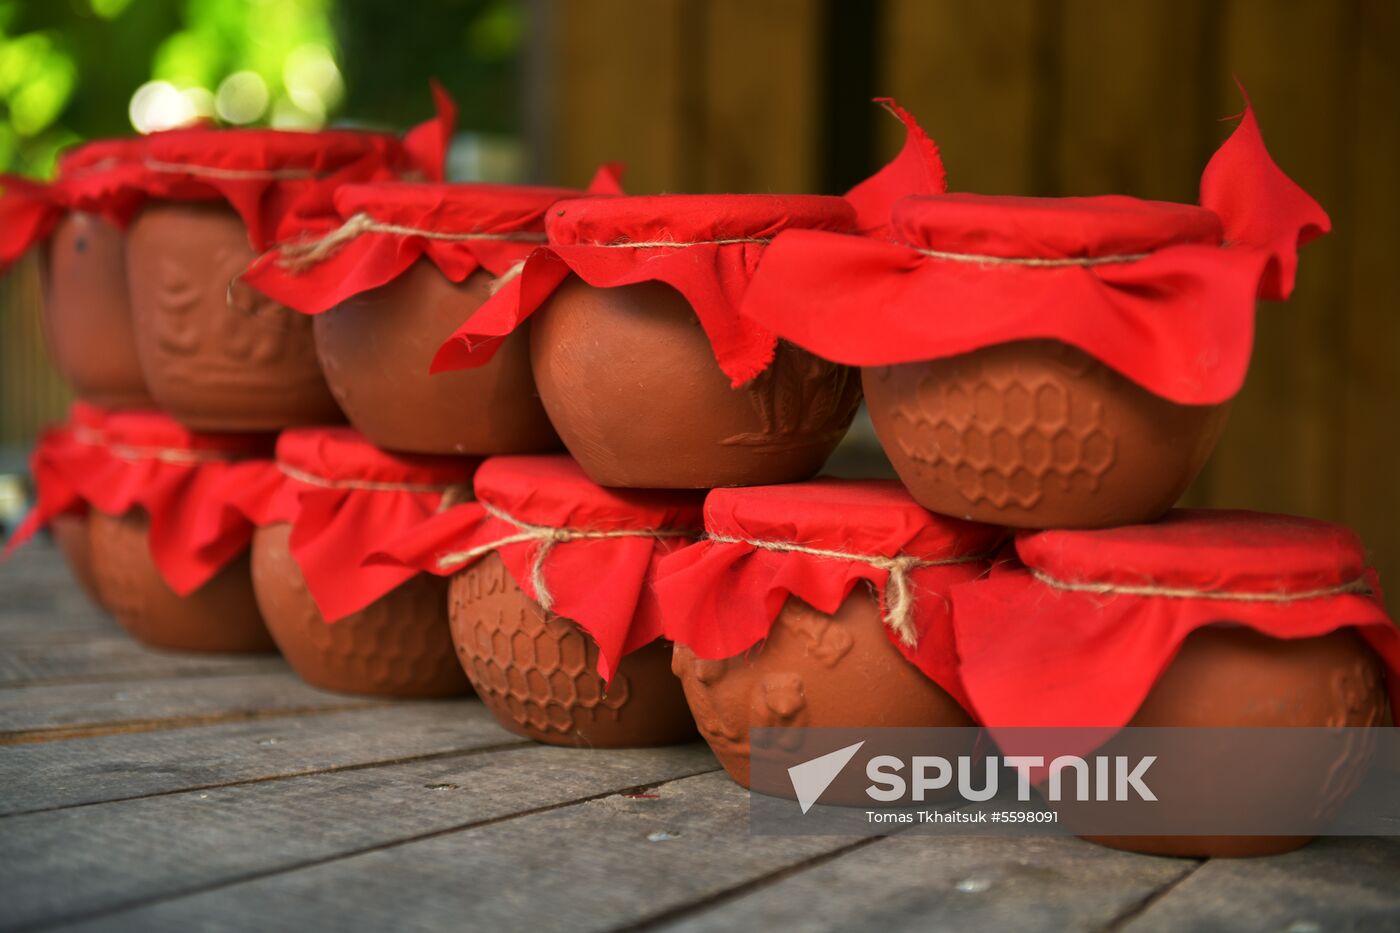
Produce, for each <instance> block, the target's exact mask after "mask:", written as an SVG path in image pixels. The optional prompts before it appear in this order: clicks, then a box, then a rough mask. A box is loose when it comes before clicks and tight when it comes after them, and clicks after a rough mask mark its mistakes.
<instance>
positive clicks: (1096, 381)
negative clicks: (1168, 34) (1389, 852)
mask: <svg viewBox="0 0 1400 933" xmlns="http://www.w3.org/2000/svg"><path fill="white" fill-rule="evenodd" d="M900 113H901V116H902V117H903V118H904V119H905V120H906V123H907V124H909V127H910V138H909V144H908V145H907V146H906V150H905V152H904V153H903V154H902V155H901V157H900V159H899V160H896V163H894V164H892V166H891V167H888V168H887V169H886V170H885V172H884V176H885V177H884V179H883V181H884V182H890V181H891V180H892V179H893V180H896V181H897V178H898V176H899V175H900V173H904V174H905V175H908V174H909V173H910V170H911V167H914V166H917V165H918V164H919V163H920V161H921V157H920V153H921V152H922V160H923V161H924V162H925V163H926V164H925V172H924V176H925V177H937V178H940V179H941V177H942V176H941V166H939V167H935V166H933V165H932V164H931V163H932V162H935V161H936V152H935V151H933V150H931V149H928V148H923V149H921V148H920V146H919V145H918V143H919V142H920V140H921V139H922V134H921V132H920V131H919V130H918V128H917V126H915V125H914V124H913V123H912V120H911V119H910V118H908V117H907V115H904V114H902V112H900ZM896 186H897V185H896ZM888 190H889V185H888V184H882V185H876V186H874V187H873V188H871V189H867V190H865V191H862V192H856V193H853V195H855V196H857V200H863V201H864V203H863V205H861V204H858V207H862V206H863V207H864V208H865V210H863V211H862V217H863V218H865V222H864V223H863V225H862V226H863V229H865V231H866V233H867V235H866V236H865V237H862V238H857V237H850V236H839V235H836V234H832V233H829V232H813V231H790V232H786V233H783V234H781V235H779V236H778V238H777V239H776V240H775V242H774V243H773V244H772V245H771V246H770V247H769V250H768V253H767V255H766V256H765V261H764V265H763V266H762V268H761V269H760V270H759V274H758V276H757V277H756V279H755V281H754V283H753V285H752V287H751V288H750V290H749V292H748V294H747V298H746V302H745V306H744V310H745V312H746V313H747V314H749V315H751V316H752V317H753V318H754V319H755V320H757V321H758V322H759V323H760V324H762V325H764V326H765V327H768V328H769V329H771V330H772V331H773V332H775V333H777V334H778V335H779V336H780V337H782V338H784V339H788V340H791V341H792V342H794V343H796V344H797V345H799V346H802V347H805V348H807V349H809V350H811V351H813V352H815V353H817V354H818V355H820V356H823V357H825V358H828V359H832V360H835V361H838V362H842V363H846V364H850V365H856V366H860V367H861V368H862V382H863V386H864V392H865V397H866V400H867V402H868V405H869V408H870V413H871V418H872V421H873V422H874V425H875V429H876V432H877V434H878V436H879V439H880V441H881V444H882V446H883V447H884V449H885V452H886V453H887V455H888V457H889V459H890V461H891V463H892V464H893V466H894V467H895V470H896V472H897V473H898V475H899V477H900V479H901V481H902V482H903V484H904V485H905V486H906V487H907V489H908V490H909V493H910V494H911V495H912V496H913V497H914V498H915V499H916V500H917V501H918V502H919V503H920V504H922V505H923V506H925V507H927V508H929V509H931V510H933V511H935V512H939V513H943V514H946V515H954V516H959V517H963V518H972V519H978V520H982V521H987V522H991V523H995V524H998V525H1005V526H1011V527H1016V528H1023V529H1028V531H1026V532H1024V533H1023V534H1021V535H1020V536H1018V538H1017V542H1016V552H1017V554H1018V555H1019V558H1020V560H1023V561H1024V562H1025V565H1024V567H1022V568H1021V569H1014V568H1016V567H1018V566H1020V565H1018V564H1015V563H1014V562H1013V563H1012V564H1011V565H1008V566H1009V567H1010V568H1012V569H1004V570H1001V571H998V572H994V573H992V574H991V575H990V576H989V577H988V578H987V579H984V580H978V581H974V582H969V583H965V584H961V585H958V586H955V587H953V590H952V593H953V599H952V602H953V613H954V620H955V623H956V625H955V629H956V644H957V652H958V655H959V658H960V673H961V676H962V683H963V686H964V687H965V689H966V691H967V693H966V699H967V701H968V702H969V703H970V705H969V706H968V707H967V709H968V710H969V712H971V713H972V714H973V716H974V717H975V718H976V719H977V720H978V721H979V722H980V723H983V724H985V725H988V726H992V727H995V728H996V729H1001V730H1003V734H1008V733H1006V730H1010V729H1014V728H1016V727H1023V726H1057V727H1079V728H1088V727H1107V728H1108V729H1109V730H1110V731H1113V730H1117V729H1119V728H1121V727H1124V726H1130V725H1131V726H1153V727H1160V726H1239V727H1249V726H1362V727H1364V726H1373V725H1376V724H1378V723H1380V722H1381V721H1382V720H1383V718H1384V716H1385V713H1384V711H1385V702H1384V700H1385V691H1384V688H1383V680H1384V676H1383V673H1382V672H1383V669H1384V667H1385V666H1388V667H1389V668H1390V669H1391V672H1392V676H1393V673H1394V671H1395V669H1396V667H1395V666H1396V664H1397V662H1400V654H1397V652H1400V647H1397V644H1396V641H1397V639H1396V630H1395V626H1394V624H1393V623H1391V622H1390V620H1389V619H1387V618H1386V617H1385V614H1384V611H1383V610H1382V609H1381V607H1380V605H1379V603H1378V601H1377V599H1376V597H1375V595H1374V586H1373V583H1374V581H1368V580H1367V579H1366V577H1367V571H1366V567H1365V562H1364V556H1363V553H1362V551H1361V548H1360V545H1359V542H1357V541H1356V540H1355V538H1354V536H1351V535H1350V533H1349V532H1345V531H1344V530H1342V529H1337V528H1335V527H1332V526H1325V525H1322V524H1321V523H1315V522H1308V521H1306V520H1303V519H1289V518H1286V517H1280V516H1257V515H1250V514H1248V513H1231V512H1197V513H1190V512H1186V513H1170V512H1169V510H1170V509H1171V507H1172V506H1173V505H1174V504H1175V502H1176V500H1177V499H1178V498H1179V497H1180V496H1181V494H1182V493H1183V492H1184V491H1185V489H1186V487H1187V486H1188V485H1189V483H1190V482H1191V480H1192V479H1193V478H1194V477H1195V475H1196V473H1197V472H1198V471H1199V470H1200V468H1201V467H1202V465H1203V464H1204V463H1205V461H1206V459H1207V457H1208V456H1209V454H1210V451H1211V449H1212V448H1213V446H1214V444H1215V441H1216V439H1217V438H1218V436H1219V434H1220V432H1221V430H1222V428H1223V425H1224V418H1225V414H1226V411H1227V408H1228V404H1229V401H1230V399H1231V398H1232V397H1233V395H1234V394H1235V393H1236V392H1237V391H1238V390H1239V388H1240V386H1241V384H1242V382H1243V380H1244V376H1245V372H1246V370H1247V368H1248V363H1249V356H1250V352H1251V344H1252V336H1253V322H1254V314H1255V303H1256V300H1257V298H1260V297H1263V298H1272V299H1281V298H1284V297H1286V296H1287V294H1288V293H1289V291H1290V290H1291V288H1292V285H1293V277H1294V270H1295V267H1296V262H1297V256H1296V253H1297V249H1298V247H1299V246H1300V245H1301V244H1303V243H1305V242H1307V241H1308V240H1310V239H1312V238H1313V237H1314V236H1317V235H1318V234H1320V233H1323V232H1325V231H1326V230H1327V229H1328V219H1327V216H1326V214H1325V213H1324V212H1323V211H1322V209H1321V208H1320V207H1319V206H1318V205H1317V204H1316V203H1315V202H1314V201H1312V199H1311V198H1309V197H1308V196H1307V195H1306V194H1305V193H1303V192H1302V191H1301V189H1299V188H1298V187H1297V186H1296V185H1294V184H1293V183H1292V182H1291V181H1289V180H1288V179H1287V178H1286V177H1285V176H1284V175H1283V174H1282V172H1281V171H1279V169H1278V168H1277V166H1275V165H1274V164H1273V162H1272V161H1271V160H1270V159H1269V156H1268V153H1267V152H1266V151H1265V149H1264V147H1263V143H1262V140H1261V139H1260V136H1259V132H1258V127H1257V125H1256V124H1255V122H1254V118H1253V115H1252V113H1250V112H1249V111H1246V114H1245V116H1244V120H1243V122H1242V123H1241V126H1240V127H1239V129H1238V130H1236V132H1235V133H1234V135H1233V136H1232V137H1231V138H1230V140H1229V141H1227V143H1226V144H1225V145H1224V146H1223V147H1222V148H1221V149H1220V151H1219V152H1217V153H1216V155H1215V157H1214V158H1213V159H1212V160H1211V163H1210V165H1209V166H1208V167H1207V169H1206V172H1205V174H1204V176H1203V178H1202V185H1201V204H1200V206H1194V205H1179V204H1166V203H1161V202H1149V201H1141V200H1136V199H1132V198H1126V197H1118V196H1102V197H1092V198H1064V199H1035V198H1007V197H987V196H980V195H964V194H959V195H949V194H942V193H939V192H928V191H925V192H923V193H922V194H920V195H919V196H915V197H909V198H905V199H902V200H898V201H896V202H895V203H894V204H893V207H892V209H891V210H890V211H889V214H888V223H887V224H885V225H884V226H880V225H878V224H876V223H873V222H872V221H871V218H873V217H877V216H878V209H880V208H882V207H884V206H885V205H884V204H883V203H882V202H881V201H880V196H881V194H882V192H884V193H887V192H888ZM1164 516H1166V517H1165V518H1164ZM1159 519H1161V521H1158V520H1159ZM1143 523H1148V524H1143ZM1035 529H1103V530H1101V531H1077V532H1076V531H1070V530H1041V531H1039V532H1038V533H1034V531H1033V530H1035ZM1382 659H1384V664H1382ZM1099 741H1102V739H1101V738H1100V740H1099ZM1125 741H1126V739H1125ZM1363 744H1364V743H1363ZM1110 745H1112V743H1110ZM1115 747H1116V746H1115ZM1091 750H1093V749H1092V747H1088V748H1081V749H1076V750H1073V751H1075V752H1087V751H1091ZM1004 751H1008V753H1009V750H1007V749H1004ZM1100 751H1102V749H1100ZM1193 764H1195V765H1198V764H1199V762H1193ZM1330 764H1331V765H1332V767H1331V768H1330V769H1328V768H1324V769H1323V770H1325V771H1327V773H1321V771H1313V772H1309V773H1308V774H1307V775H1305V777H1304V779H1303V780H1302V782H1301V784H1295V786H1294V787H1293V790H1294V791H1295V792H1296V796H1294V797H1292V798H1287V797H1285V798H1281V799H1279V800H1277V801H1273V800H1268V801H1266V802H1269V803H1276V804H1277V806H1278V809H1277V810H1276V811H1275V812H1277V813H1289V812H1293V811H1296V810H1297V809H1298V808H1299V807H1302V806H1308V807H1313V806H1320V805H1321V803H1320V802H1325V803H1326V804H1327V806H1329V807H1332V808H1333V809H1335V805H1338V804H1339V803H1340V801H1341V799H1342V798H1344V797H1345V794H1346V792H1347V789H1348V788H1349V787H1350V786H1351V785H1350V784H1349V783H1348V781H1349V778H1348V775H1354V774H1355V773H1357V769H1358V768H1360V767H1362V766H1364V761H1350V762H1332V763H1330ZM1333 771H1336V772H1337V773H1333ZM1174 777H1180V775H1174ZM1338 781H1339V782H1340V783H1336V782H1338ZM1250 783H1251V786H1250V787H1243V788H1242V787H1233V788H1226V787H1217V786H1206V787H1204V789H1203V790H1200V792H1199V795H1198V796H1197V797H1196V798H1193V800H1192V802H1193V803H1195V804H1196V805H1197V809H1198V810H1201V811H1204V812H1210V808H1212V807H1214V808H1217V809H1216V810H1215V811H1214V812H1222V811H1220V810H1219V809H1218V808H1219V807H1222V806H1225V807H1228V806H1229V805H1230V804H1229V801H1232V800H1233V801H1235V802H1240V801H1243V800H1246V799H1249V798H1250V796H1251V794H1252V795H1254V796H1255V797H1256V798H1257V797H1258V796H1259V792H1258V790H1257V788H1255V787H1254V782H1253V781H1251V782H1250ZM1333 784H1335V786H1333ZM1232 795H1233V796H1232ZM1329 812H1330V811H1329ZM1318 825H1319V826H1321V825H1325V820H1321V821H1320V822H1319V823H1318ZM1307 838H1308V836H1306V835H1301V836H1299V835H1294V836H1286V835H1281V836H1272V837H1248V838H1242V837H1228V836H1226V837H1211V836H1195V837H1167V836H1151V835H1145V836H1116V837H1105V838H1100V839H1099V841H1102V842H1106V843H1108V844H1110V845H1117V846H1121V847H1125V848H1132V849H1136V850H1140V851H1147V852H1156V853H1166V854H1188V855H1244V854H1263V853H1266V852H1273V851H1284V850H1287V849H1289V848H1294V847H1296V846H1298V845H1300V844H1302V843H1303V842H1305V841H1306V840H1307Z"/></svg>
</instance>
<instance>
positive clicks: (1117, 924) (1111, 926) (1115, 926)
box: [1103, 859, 1210, 933]
mask: <svg viewBox="0 0 1400 933" xmlns="http://www.w3.org/2000/svg"><path fill="white" fill-rule="evenodd" d="M1208 861H1210V860H1209V859H1195V862H1196V864H1194V865H1192V866H1191V867H1190V868H1188V869H1187V870H1186V871H1185V872H1183V873H1182V874H1181V875H1179V876H1178V877H1176V878H1173V879H1172V880H1171V881H1168V882H1167V883H1166V884H1164V885H1162V886H1161V887H1160V888H1158V889H1157V890H1155V891H1153V892H1152V893H1150V894H1148V895H1147V896H1146V897H1144V898H1143V899H1142V900H1140V901H1138V902H1137V903H1136V904H1134V905H1132V906H1131V907H1129V908H1128V909H1127V910H1125V911H1123V912H1122V913H1121V914H1119V915H1118V916H1116V917H1114V918H1113V919H1112V920H1111V921H1109V922H1108V923H1107V924H1105V925H1104V928H1103V933H1118V931H1120V930H1123V929H1125V928H1126V927H1127V926H1128V924H1130V923H1132V922H1133V921H1134V920H1136V919H1137V918H1138V917H1141V916H1142V915H1143V914H1145V913H1147V912H1148V911H1149V910H1151V909H1152V908H1153V907H1154V906H1156V904H1157V902H1158V901H1160V900H1162V898H1164V897H1166V896H1167V895H1168V894H1171V893H1172V892H1173V891H1175V890H1176V889H1177V888H1178V887H1179V886H1180V885H1181V884H1182V882H1184V881H1186V879H1188V878H1190V877H1191V876H1192V875H1194V874H1195V873H1196V872H1198V871H1200V870H1201V866H1203V865H1205V863H1206V862H1208Z"/></svg>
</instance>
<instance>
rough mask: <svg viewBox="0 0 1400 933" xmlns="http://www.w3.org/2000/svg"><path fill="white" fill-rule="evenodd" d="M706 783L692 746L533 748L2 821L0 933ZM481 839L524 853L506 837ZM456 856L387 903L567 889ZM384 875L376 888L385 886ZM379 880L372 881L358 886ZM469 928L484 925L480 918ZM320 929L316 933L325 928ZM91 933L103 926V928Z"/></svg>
mask: <svg viewBox="0 0 1400 933" xmlns="http://www.w3.org/2000/svg"><path fill="white" fill-rule="evenodd" d="M715 767H716V765H715V762H714V758H713V756H712V755H711V754H710V752H709V750H708V749H707V748H705V747H704V746H702V745H690V746H682V747H679V748H669V749H637V750H615V751H608V752H606V753H600V752H595V751H590V750H574V749H560V748H550V747H546V746H535V745H532V746H529V747H526V748H521V749H512V750H505V751H494V752H483V753H480V754H463V755H459V756H452V757H445V758H436V759H433V760H430V761H415V762H408V763H405V764H397V765H388V766H385V767H378V768H366V769H357V770H350V771H337V772H331V773H324V774H315V775H309V776H304V777H295V778H288V779H285V780H274V781H265V782H259V783H255V784H240V785H235V786H231V787H221V788H211V789H209V790H202V791H191V792H189V793H181V794H171V795H164V796H160V797H146V798H141V799H137V800H127V801H120V802H116V803H105V804H95V805H93V806H90V807H77V808H73V809H67V810H56V811H49V812H45V813H35V814H28V815H23V816H12V817H6V818H5V819H3V820H0V878H4V879H5V882H4V884H5V889H6V896H5V897H3V898H0V927H4V928H14V927H20V926H30V925H34V924H39V923H52V922H56V921H63V920H75V919H80V918H84V917H90V916H96V915H99V914H102V913H104V912H106V911H111V910H115V909H117V908H121V907H127V906H135V905H140V904H145V903H148V902H151V901H153V900H155V899H159V898H168V897H174V896H176V895H180V894H184V893H189V892H194V891H198V890H202V889H205V888H210V887H215V886H221V885H228V884H230V883H233V882H236V881H239V880H241V879H248V878H252V877H258V876H264V875H268V874H270V873H277V872H285V871H288V870H289V869H292V868H294V867H297V866H299V865H307V864H311V863H316V862H321V861H325V860H328V859H340V858H343V857H345V856H348V855H351V854H352V853H356V852H362V851H366V850H371V849H376V848H379V847H382V846H386V845H390V844H392V843H395V842H401V841H403V840H407V839H412V838H415V837H421V836H425V835H429V834H436V833H443V832H447V831H449V830H453V829H460V828H464V827H467V826H471V825H473V824H480V823H482V822H484V821H494V820H500V819H502V818H504V817H509V816H511V815H513V814H519V813H522V812H525V811H530V810H536V809H539V808H542V807H554V806H558V805H561V804H566V803H569V802H571V801H577V800H579V799H581V798H584V797H587V796H591V795H601V794H607V793H617V792H621V791H623V790H625V789H628V788H633V787H641V786H646V785H651V784H655V783H658V782H663V781H669V780H674V779H676V778H679V777H684V776H687V775H692V774H697V773H702V772H705V771H708V770H711V769H714V768H715ZM691 819H699V820H703V819H705V817H704V815H703V814H702V813H701V814H695V815H692V816H691ZM595 825H597V824H596V823H595ZM465 835H466V836H467V837H474V836H475V834H472V833H468V834H465ZM728 835H733V834H732V833H728ZM476 838H480V837H476ZM487 838H489V839H491V840H493V841H494V842H499V840H502V839H506V840H508V839H511V838H518V839H524V838H526V837H524V836H520V835H518V834H516V833H514V832H512V831H511V830H508V829H503V830H498V831H496V832H493V833H489V834H488V837H487ZM607 838H608V837H605V836H604V835H603V834H602V833H601V832H595V833H588V834H585V833H579V834H576V835H573V836H567V837H566V836H562V835H557V834H556V835H554V836H552V837H550V838H547V839H546V838H541V837H539V836H532V837H530V839H531V840H532V841H533V845H534V847H535V848H534V853H535V854H534V858H535V859H536V862H537V864H540V865H541V867H542V866H543V865H544V864H547V863H549V862H550V861H552V860H554V859H556V858H558V859H562V858H563V857H564V854H565V853H571V854H572V858H574V859H577V860H579V861H580V862H584V863H586V862H587V861H589V860H590V859H593V858H602V857H603V856H604V855H605V853H606V852H608V851H609V848H608V845H607V843H606V842H605V840H606V839H607ZM733 841H734V842H738V841H739V840H738V839H737V838H735V839H734V840H733ZM643 842H644V840H643ZM648 851H650V850H648ZM467 855H468V853H462V855H461V856H458V855H456V854H453V855H449V856H448V857H447V858H446V860H442V859H439V858H437V857H436V856H434V857H432V858H430V859H429V861H436V862H437V864H436V867H435V868H434V869H433V870H432V872H431V873H430V874H428V875H424V876H422V877H418V876H412V877H407V878H406V877H405V876H403V875H398V874H395V875H393V884H392V887H393V889H394V890H395V896H396V900H397V902H398V903H401V904H407V903H410V902H419V901H423V900H425V899H426V888H425V885H427V884H428V883H429V878H430V877H431V876H432V874H434V873H435V874H436V876H437V878H438V879H441V880H444V881H446V882H447V884H448V885H449V886H450V887H452V888H454V889H457V890H461V891H466V890H475V891H478V892H480V894H481V896H483V897H488V898H489V897H493V896H494V897H495V898H496V899H497V903H500V901H502V900H508V899H511V898H518V899H529V898H532V897H533V896H535V895H536V894H546V895H547V893H548V892H550V891H553V892H555V896H558V895H559V893H560V892H562V891H563V890H564V889H565V886H563V885H560V884H559V883H557V882H556V881H550V882H545V883H541V884H537V885H534V886H532V887H531V888H530V889H528V890H527V889H525V888H523V887H522V886H521V884H520V876H519V875H516V874H514V872H516V871H517V870H521V869H522V868H523V870H525V871H527V872H528V871H530V870H531V869H532V866H529V865H524V864H523V863H521V862H519V861H518V859H519V856H518V855H517V854H516V853H514V852H511V851H509V850H500V851H496V852H492V851H491V850H490V848H489V847H488V848H487V849H484V850H480V849H479V850H474V852H473V853H472V854H471V857H470V858H467ZM640 864H641V863H640V862H634V863H633V867H636V866H638V865H640ZM492 866H494V868H493V867H492ZM383 870H384V871H385V872H386V874H382V875H379V879H380V880H386V879H387V878H388V877H389V876H388V875H387V871H388V869H387V868H384V869H383ZM375 874H376V871H375V869H373V868H371V870H370V871H369V872H367V873H366V875H367V876H373V875H375ZM274 877H275V876H274ZM365 884H367V885H369V886H370V887H373V888H374V889H375V890H379V891H383V890H385V889H384V888H381V887H380V885H379V883H378V881H371V880H368V878H367V880H366V882H365ZM570 887H571V886H570ZM356 888H357V885H356V884H344V883H342V884H338V885H337V886H336V887H334V888H325V889H321V890H319V891H318V892H317V893H316V894H315V895H314V896H313V897H312V898H311V899H310V901H308V902H307V903H306V906H308V907H310V906H312V905H313V904H314V905H315V907H316V909H317V910H327V909H330V908H331V907H332V905H333V904H335V903H339V904H342V905H350V904H351V903H352V902H354V903H356V904H357V905H359V906H358V907H357V908H356V909H368V910H369V912H370V913H375V909H374V908H373V907H371V906H370V903H371V901H372V900H373V898H360V897H359V894H360V893H362V892H363V888H360V889H359V890H358V891H357V889H356ZM580 894H581V896H583V897H587V896H588V895H587V892H580ZM215 896H217V894H216V895H215ZM270 896H271V895H269V897H270ZM547 899H548V898H547V897H546V900H547ZM269 903H270V902H269ZM199 909H202V908H199ZM261 909H262V908H260V907H259V906H258V905H257V904H254V903H242V904H241V905H239V906H237V907H235V908H234V909H233V910H232V912H231V913H228V914H225V915H224V916H225V919H226V921H227V922H236V923H237V924H238V925H239V926H240V927H241V928H243V929H252V928H257V927H258V925H259V924H258V922H257V921H256V920H255V918H254V912H255V911H259V910H261ZM354 912H355V911H354V910H350V911H347V913H354ZM468 915H469V914H468V913H467V912H456V913H455V914H454V916H453V919H454V921H455V923H456V924H458V925H459V924H460V923H461V921H462V919H463V918H464V917H467V916H468ZM470 915H471V916H472V917H473V922H474V923H476V922H480V921H479V920H478V916H477V914H476V913H475V909H473V911H472V912H471V913H470ZM268 916H269V917H272V916H275V914H274V913H272V912H269V914H268ZM328 917H329V915H326V916H325V917H322V918H321V919H320V920H318V922H316V923H314V924H313V925H312V926H314V927H316V928H330V927H329V926H328ZM361 920H362V921H363V920H364V917H362V918H361ZM140 922H141V923H145V922H146V921H140ZM149 922H151V923H154V920H152V921H149ZM281 922H283V923H285V922H286V921H281ZM208 923H210V924H212V923H213V918H212V917H211V918H210V919H209V921H208ZM102 925H104V926H111V925H113V921H112V920H111V919H110V918H103V920H102ZM199 925H200V926H206V925H208V924H206V923H205V922H204V921H201V923H200V924H199ZM400 926H402V925H401V924H390V928H397V927H400Z"/></svg>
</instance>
